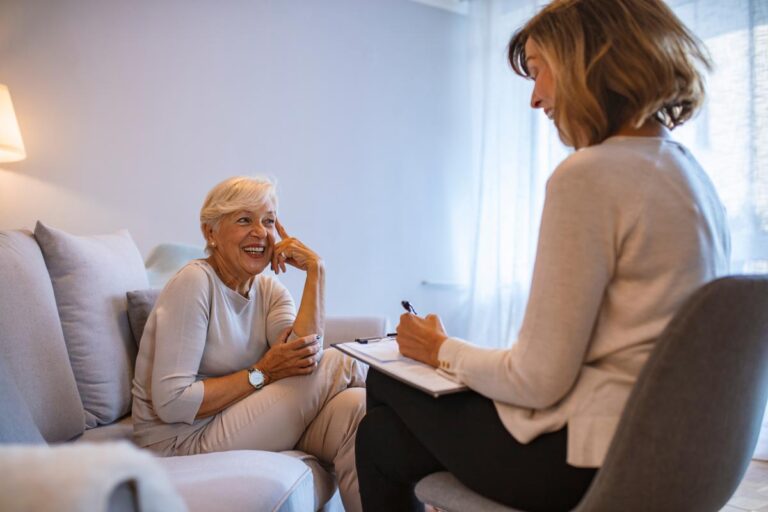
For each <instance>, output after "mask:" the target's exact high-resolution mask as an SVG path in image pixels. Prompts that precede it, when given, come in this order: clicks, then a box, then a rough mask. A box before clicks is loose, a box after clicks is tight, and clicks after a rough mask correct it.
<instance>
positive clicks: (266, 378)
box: [251, 363, 274, 386]
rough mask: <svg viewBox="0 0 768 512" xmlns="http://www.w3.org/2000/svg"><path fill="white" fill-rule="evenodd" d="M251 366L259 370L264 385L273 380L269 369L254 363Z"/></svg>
mask: <svg viewBox="0 0 768 512" xmlns="http://www.w3.org/2000/svg"><path fill="white" fill-rule="evenodd" d="M251 368H253V369H254V370H259V371H260V372H261V374H262V375H263V376H264V385H265V386H266V385H267V384H269V383H270V382H272V381H273V380H274V379H273V378H272V374H270V373H269V371H267V369H266V368H264V366H263V365H261V364H258V363H256V364H255V365H253V366H252V367H251Z"/></svg>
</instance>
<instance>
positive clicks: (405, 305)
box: [400, 300, 418, 315]
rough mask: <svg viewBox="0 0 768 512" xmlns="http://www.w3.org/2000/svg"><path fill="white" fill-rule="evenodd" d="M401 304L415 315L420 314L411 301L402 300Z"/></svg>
mask: <svg viewBox="0 0 768 512" xmlns="http://www.w3.org/2000/svg"><path fill="white" fill-rule="evenodd" d="M400 304H401V305H402V306H403V309H405V310H406V311H407V312H408V313H413V314H414V315H418V313H417V312H416V310H415V309H414V308H413V306H411V303H410V302H408V301H407V300H403V301H400Z"/></svg>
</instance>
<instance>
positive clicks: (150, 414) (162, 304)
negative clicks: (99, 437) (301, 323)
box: [133, 260, 296, 446]
mask: <svg viewBox="0 0 768 512" xmlns="http://www.w3.org/2000/svg"><path fill="white" fill-rule="evenodd" d="M295 317H296V312H295V308H294V304H293V299H292V298H291V295H290V294H289V293H288V290H287V289H286V288H285V287H284V286H283V285H282V284H281V283H280V282H279V281H278V280H277V279H275V278H273V277H269V276H265V275H264V274H259V275H258V276H256V278H255V279H254V280H253V284H252V285H251V289H250V291H249V292H248V297H247V298H246V297H243V296H242V295H240V294H239V293H237V292H236V291H234V290H232V289H230V288H229V287H227V286H226V285H225V284H224V283H223V282H222V281H221V279H219V277H218V276H217V275H216V272H215V271H214V270H213V268H212V267H211V266H210V265H209V264H208V263H207V262H206V261H204V260H194V261H192V262H190V263H189V264H187V265H186V266H185V267H184V268H182V269H181V270H180V271H179V272H178V273H177V274H176V275H175V276H174V277H173V278H172V279H171V280H170V281H169V282H168V284H167V285H166V286H165V288H164V289H163V291H162V292H161V293H160V296H159V297H158V299H157V304H156V305H155V308H154V309H153V310H152V313H150V315H149V318H148V319H147V325H146V327H145V328H144V335H143V336H142V337H141V345H140V347H139V353H138V355H137V356H136V371H135V374H134V379H133V433H134V439H135V441H136V442H137V444H138V445H139V446H149V445H151V444H154V443H158V442H160V441H164V440H166V439H170V438H172V437H177V438H178V440H179V441H181V440H183V439H186V438H187V437H189V436H191V435H193V434H194V433H196V432H198V431H199V430H201V429H202V428H203V427H205V425H207V424H208V423H209V422H210V421H211V420H212V419H213V418H214V417H213V416H209V417H207V418H202V419H195V416H196V415H197V412H198V410H199V409H200V404H202V402H203V380H204V379H206V378H207V377H219V376H222V375H228V374H230V373H232V372H236V371H239V370H242V369H243V368H247V367H250V366H252V365H253V364H254V363H256V362H257V361H258V360H259V359H261V357H262V356H263V355H264V354H265V353H266V351H267V350H268V349H269V347H270V345H271V343H273V342H274V341H276V340H277V338H278V336H279V334H280V332H281V331H282V330H283V329H285V328H287V327H290V326H291V325H293V321H294V319H295Z"/></svg>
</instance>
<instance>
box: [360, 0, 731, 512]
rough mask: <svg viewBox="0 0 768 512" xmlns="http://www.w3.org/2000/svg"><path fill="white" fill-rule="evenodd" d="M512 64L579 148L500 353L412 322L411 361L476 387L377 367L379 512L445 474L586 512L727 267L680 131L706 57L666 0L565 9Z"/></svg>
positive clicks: (717, 222)
mask: <svg viewBox="0 0 768 512" xmlns="http://www.w3.org/2000/svg"><path fill="white" fill-rule="evenodd" d="M509 61H510V63H511V65H512V68H513V69H514V71H515V72H516V73H518V74H520V75H522V76H524V77H527V78H530V79H532V80H533V81H534V88H533V94H532V97H531V106H532V107H533V108H536V109H542V110H543V111H544V113H545V114H546V115H547V116H548V117H549V118H550V119H552V120H553V121H554V123H555V126H556V128H557V130H558V132H559V134H560V138H561V139H562V140H563V142H564V143H566V144H568V145H570V146H572V147H574V148H576V149H577V150H578V151H576V152H575V153H573V154H572V155H570V156H569V157H568V158H566V159H565V160H564V161H563V162H562V163H561V164H560V165H559V166H558V167H557V168H556V169H555V170H554V172H553V174H552V176H551V178H550V179H549V181H548V183H547V190H546V199H545V205H544V211H543V216H542V220H541V229H540V233H539V242H538V249H537V255H536V262H535V269H534V274H533V281H532V283H531V293H530V299H529V302H528V305H527V309H526V313H525V317H524V320H523V326H522V328H521V330H520V332H519V337H518V340H517V342H516V343H515V344H513V345H512V347H511V348H509V349H506V350H490V349H484V348H480V347H478V346H475V345H472V344H470V343H468V342H466V341H463V340H460V339H457V338H453V337H450V336H449V335H448V334H447V333H446V332H445V330H444V329H443V327H442V325H441V322H440V319H439V318H438V317H436V316H434V315H428V316H427V317H426V318H419V317H417V316H416V315H413V314H405V315H403V316H402V317H401V319H400V325H399V326H398V328H397V341H398V343H399V345H400V351H401V352H402V353H403V354H405V355H406V356H409V357H412V358H414V359H418V360H421V361H423V362H425V363H427V364H430V365H432V366H434V367H436V368H441V369H443V370H444V371H447V372H451V373H452V374H453V375H454V376H455V377H456V378H457V379H459V380H461V381H463V382H464V383H466V384H467V386H468V387H469V388H470V389H471V390H472V391H470V392H466V393H461V394H457V395H450V396H447V397H442V398H440V399H437V400H434V399H432V398H431V397H428V396H426V395H424V394H422V393H420V392H419V391H416V390H413V389H411V388H409V387H407V386H404V385H402V384H399V383H397V382H395V381H392V380H391V379H388V378H387V377H385V376H383V375H382V374H380V373H378V372H373V371H372V372H370V373H369V375H368V389H367V392H368V411H367V415H366V417H365V418H364V419H363V421H362V422H361V424H360V428H359V430H358V436H357V468H358V475H359V478H360V490H361V494H362V501H363V508H364V510H367V511H375V510H417V509H419V508H421V505H420V504H419V503H418V502H417V501H416V499H415V498H414V496H413V485H414V483H415V482H417V481H418V480H419V479H420V478H421V477H423V476H425V475H427V474H429V473H432V472H434V471H439V470H444V469H447V470H448V471H450V472H452V473H453V474H454V475H456V476H457V478H458V479H459V480H461V481H462V482H463V483H464V484H465V485H467V486H468V487H470V488H471V489H474V490H475V491H477V492H479V493H480V494H483V495H485V496H488V497H490V498H492V499H494V500H496V501H499V502H502V503H505V504H507V505H509V506H512V507H515V508H518V509H522V510H531V511H550V510H552V511H554V510H570V509H572V508H573V507H574V506H575V505H576V504H577V503H578V502H579V500H580V499H581V497H582V496H583V495H584V493H585V492H586V490H587V488H588V487H589V485H590V483H591V481H592V479H593V477H594V475H595V474H596V472H597V471H598V468H599V467H600V465H601V464H602V462H603V459H604V457H605V454H606V451H607V449H608V446H609V445H610V443H611V439H612V438H613V434H614V430H615V428H616V425H617V423H618V421H619V418H620V416H621V414H622V411H623V408H624V404H625V401H626V399H627V397H628V395H629V393H630V391H631V390H632V386H633V384H634V382H635V380H636V379H637V376H638V374H639V373H640V371H641V369H642V367H643V365H644V363H645V361H646V359H647V358H648V355H649V354H650V352H651V351H652V350H653V347H654V343H655V341H656V339H657V337H658V336H659V334H660V333H661V331H662V329H664V327H665V326H666V325H667V323H668V321H669V320H670V319H671V317H672V315H673V314H674V313H675V311H676V310H677V309H678V307H679V306H680V305H681V303H682V302H683V301H684V300H685V299H686V298H687V297H688V296H689V295H690V294H691V293H692V292H693V291H694V290H695V289H696V288H698V287H699V286H701V285H702V284H703V283H705V282H707V281H709V280H711V279H713V278H715V277H718V276H720V275H722V274H724V273H726V272H727V269H728V259H729V250H730V248H729V235H728V230H727V227H726V219H725V215H724V211H723V207H722V205H721V203H720V200H719V199H718V196H717V194H716V192H715V189H714V187H713V186H712V183H711V182H710V180H709V178H708V177H707V175H706V173H705V172H704V171H703V170H702V168H701V167H700V166H699V164H698V163H697V161H696V160H695V159H694V157H693V155H691V153H690V152H689V151H688V150H687V149H686V148H685V147H683V146H682V145H681V144H679V143H677V142H675V141H673V140H672V139H671V138H670V133H669V132H670V130H672V129H674V128H675V127H676V126H678V125H680V124H681V123H683V122H685V121H686V120H687V119H689V118H690V117H691V116H692V115H693V114H694V112H695V111H696V110H697V108H698V107H699V106H700V105H701V103H702V101H703V99H704V84H703V80H702V77H701V75H700V71H699V69H698V67H697V66H702V67H704V68H706V67H708V66H709V62H708V59H707V57H706V55H705V53H704V50H703V49H702V47H701V45H700V43H699V42H698V41H697V39H696V38H695V37H694V36H693V35H692V34H691V33H690V32H689V31H688V30H687V29H686V28H685V26H683V24H682V23H681V22H680V21H679V20H678V19H677V18H676V17H675V15H674V14H673V13H672V12H671V11H670V10H669V8H668V7H667V6H666V5H665V4H664V2H663V1H662V0H557V1H554V2H552V3H550V4H549V5H547V6H546V7H545V8H544V9H543V10H542V11H541V12H540V13H539V14H537V15H536V16H535V17H534V18H533V19H531V20H530V21H529V22H528V23H527V24H526V25H525V26H524V27H522V29H520V30H519V31H518V32H517V33H516V34H515V35H514V36H513V37H512V40H511V42H510V45H509ZM381 439H386V443H382V442H381Z"/></svg>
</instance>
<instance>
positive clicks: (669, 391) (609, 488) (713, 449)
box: [416, 276, 768, 512]
mask: <svg viewBox="0 0 768 512" xmlns="http://www.w3.org/2000/svg"><path fill="white" fill-rule="evenodd" d="M767 396H768V277H759V276H740V277H726V278H722V279H718V280H716V281H713V282H711V283H709V284H707V285H705V286H703V287H702V288H701V289H700V290H698V291H697V292H696V293H695V294H694V295H693V296H692V297H691V298H690V299H689V300H688V301H687V302H686V303H685V304H684V305H683V307H682V308H681V309H680V311H679V312H678V313H677V315H676V316H675V318H673V320H672V321H671V322H670V324H669V325H668V326H667V328H666V330H665V331H664V332H663V333H662V335H661V337H660V339H659V341H658V344H657V346H656V348H655V350H654V351H653V353H652V354H651V357H650V358H649V360H648V363H647V365H646V367H645V368H644V369H643V371H642V373H641V374H640V377H639V379H638V381H637V384H636V386H635V388H634V390H633V392H632V394H631V395H630V397H629V400H628V401H627V405H626V409H625V411H624V415H623V417H622V419H621V422H620V423H619V426H618V429H617V431H616V435H615V437H614V439H613V442H612V444H611V447H610V449H609V451H608V455H607V456H606V459H605V463H604V464H603V467H602V469H601V470H600V471H599V472H598V474H597V476H596V477H595V480H594V481H593V483H592V486H591V487H590V489H589V491H588V492H587V494H586V496H585V497H584V499H583V500H582V501H581V503H580V504H579V505H578V506H577V507H576V509H575V510H576V511H577V512H613V511H616V510H621V511H622V512H641V511H642V512H648V511H653V512H664V511H675V512H679V511H686V510H691V511H696V512H708V511H712V512H714V511H717V510H720V509H721V508H722V507H723V506H724V505H725V504H726V502H727V501H728V499H729V498H730V497H731V495H732V494H733V492H734V491H735V490H736V487H737V486H738V485H739V482H740V481H741V479H742V477H743V476H744V472H745V471H746V468H747V466H748V465H749V461H750V458H751V455H752V452H753V450H754V448H755V444H756V443H757V437H758V433H759V431H760V423H761V419H762V415H763V410H764V408H765V403H766V398H767ZM416 495H417V496H418V498H419V499H420V500H421V501H423V502H425V503H429V504H432V505H434V506H436V507H438V508H440V509H443V510H446V511H457V512H458V511H474V510H484V511H513V512H514V509H511V508H509V507H505V506H502V505H499V504H498V503H495V502H493V501H491V500H488V499H486V498H484V497H482V496H479V495H478V494H476V493H474V492H473V491H471V490H469V489H468V488H466V487H465V486H464V485H463V484H461V483H460V482H459V481H458V480H457V479H456V478H455V477H454V476H453V475H451V474H450V473H447V472H441V473H434V474H432V475H429V476H427V477H425V478H424V479H422V480H421V481H420V482H419V483H418V484H417V486H416Z"/></svg>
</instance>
